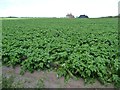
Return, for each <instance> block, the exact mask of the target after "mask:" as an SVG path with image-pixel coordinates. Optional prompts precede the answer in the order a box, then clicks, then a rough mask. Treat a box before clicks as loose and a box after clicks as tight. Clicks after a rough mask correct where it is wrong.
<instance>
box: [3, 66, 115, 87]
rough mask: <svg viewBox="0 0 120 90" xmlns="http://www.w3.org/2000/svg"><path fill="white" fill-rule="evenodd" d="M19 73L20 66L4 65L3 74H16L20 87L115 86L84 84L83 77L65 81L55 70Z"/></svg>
mask: <svg viewBox="0 0 120 90" xmlns="http://www.w3.org/2000/svg"><path fill="white" fill-rule="evenodd" d="M19 73H20V67H16V68H15V69H13V68H12V67H6V66H3V67H2V74H3V76H6V77H10V76H14V83H13V85H14V86H16V87H19V88H20V87H24V88H43V87H44V88H114V86H113V85H108V86H104V85H101V84H100V83H99V82H98V81H96V82H95V83H94V84H92V85H84V80H83V79H79V80H73V79H70V80H69V81H68V83H65V82H64V78H63V77H61V78H57V74H56V73H55V72H53V71H50V72H48V71H35V72H34V73H32V74H31V73H29V72H26V73H25V74H24V75H20V74H19ZM18 84H19V85H18Z"/></svg>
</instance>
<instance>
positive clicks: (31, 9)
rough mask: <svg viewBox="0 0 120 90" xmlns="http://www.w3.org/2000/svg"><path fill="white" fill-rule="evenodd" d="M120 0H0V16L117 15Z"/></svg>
mask: <svg viewBox="0 0 120 90" xmlns="http://www.w3.org/2000/svg"><path fill="white" fill-rule="evenodd" d="M119 1H120V0H0V17H6V16H17V17H65V16H66V14H67V13H72V14H73V15H74V16H75V17H76V16H79V15H81V14H86V15H88V16H89V17H102V16H112V15H113V16H115V15H118V2H119Z"/></svg>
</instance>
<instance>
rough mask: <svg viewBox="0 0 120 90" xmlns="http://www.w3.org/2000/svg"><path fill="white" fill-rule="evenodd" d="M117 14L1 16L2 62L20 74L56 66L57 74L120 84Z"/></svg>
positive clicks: (86, 80) (66, 77) (67, 77)
mask: <svg viewBox="0 0 120 90" xmlns="http://www.w3.org/2000/svg"><path fill="white" fill-rule="evenodd" d="M118 53H119V52H118V20H117V18H96V19H78V18H75V19H68V18H24V19H3V20H2V63H3V65H7V66H13V67H15V66H17V65H19V66H21V74H24V72H25V71H30V72H31V73H32V72H34V71H35V70H55V71H56V72H57V73H58V76H59V77H61V76H64V77H65V79H66V80H68V79H69V78H83V79H84V80H85V82H89V83H92V82H93V81H94V80H95V79H97V80H99V81H100V82H101V83H102V84H107V83H113V84H114V85H115V86H120V60H119V59H118V56H119V54H118Z"/></svg>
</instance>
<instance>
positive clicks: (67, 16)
mask: <svg viewBox="0 0 120 90" xmlns="http://www.w3.org/2000/svg"><path fill="white" fill-rule="evenodd" d="M66 18H74V16H73V15H72V14H71V13H70V14H67V15H66Z"/></svg>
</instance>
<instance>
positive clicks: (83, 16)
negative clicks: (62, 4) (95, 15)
mask: <svg viewBox="0 0 120 90" xmlns="http://www.w3.org/2000/svg"><path fill="white" fill-rule="evenodd" d="M78 18H89V17H88V16H87V15H80V16H79V17H78Z"/></svg>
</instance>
